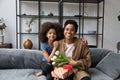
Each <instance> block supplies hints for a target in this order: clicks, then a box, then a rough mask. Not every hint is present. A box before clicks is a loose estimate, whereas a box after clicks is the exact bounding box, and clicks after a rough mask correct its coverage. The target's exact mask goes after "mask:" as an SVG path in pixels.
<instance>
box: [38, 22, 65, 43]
mask: <svg viewBox="0 0 120 80" xmlns="http://www.w3.org/2000/svg"><path fill="white" fill-rule="evenodd" d="M50 29H55V31H56V35H57V38H56V40H60V39H62V38H63V37H64V36H63V28H62V25H61V24H59V23H57V22H45V23H43V24H42V25H41V28H40V32H39V39H40V42H47V41H48V38H47V37H46V34H47V32H48V31H49V30H50Z"/></svg>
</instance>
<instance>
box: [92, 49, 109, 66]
mask: <svg viewBox="0 0 120 80" xmlns="http://www.w3.org/2000/svg"><path fill="white" fill-rule="evenodd" d="M90 51H91V60H92V65H91V67H95V66H96V65H97V64H98V63H99V61H100V60H102V59H103V58H104V57H105V56H106V55H107V54H108V53H109V52H111V51H110V50H108V49H103V48H91V49H90Z"/></svg>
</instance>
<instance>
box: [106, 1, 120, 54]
mask: <svg viewBox="0 0 120 80" xmlns="http://www.w3.org/2000/svg"><path fill="white" fill-rule="evenodd" d="M119 3H120V0H105V21H104V22H105V24H104V27H105V28H104V48H107V49H111V50H114V51H115V52H116V50H117V49H116V44H117V42H118V41H120V21H118V20H117V16H118V15H119V14H120V5H119Z"/></svg>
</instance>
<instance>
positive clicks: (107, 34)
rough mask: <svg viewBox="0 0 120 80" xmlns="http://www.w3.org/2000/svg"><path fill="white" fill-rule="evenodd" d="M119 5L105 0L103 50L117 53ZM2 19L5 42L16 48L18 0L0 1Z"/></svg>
mask: <svg viewBox="0 0 120 80" xmlns="http://www.w3.org/2000/svg"><path fill="white" fill-rule="evenodd" d="M119 3H120V0H105V13H104V39H103V48H106V49H110V50H113V51H115V52H116V51H117V49H116V44H117V42H118V41H119V40H120V37H119V34H120V32H119V30H120V27H119V26H120V22H119V21H118V19H117V16H118V15H119V14H120V9H119V7H120V5H119ZM0 17H3V18H4V19H5V23H6V25H7V27H6V29H5V30H4V36H5V40H4V42H5V43H12V46H13V48H16V0H1V1H0Z"/></svg>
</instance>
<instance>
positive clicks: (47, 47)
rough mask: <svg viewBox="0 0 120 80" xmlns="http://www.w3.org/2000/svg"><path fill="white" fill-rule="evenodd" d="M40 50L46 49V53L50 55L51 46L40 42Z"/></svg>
mask: <svg viewBox="0 0 120 80" xmlns="http://www.w3.org/2000/svg"><path fill="white" fill-rule="evenodd" d="M41 50H46V51H47V52H48V55H50V54H51V52H52V50H53V47H52V46H49V45H48V43H41ZM42 60H43V61H45V58H43V59H42Z"/></svg>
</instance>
